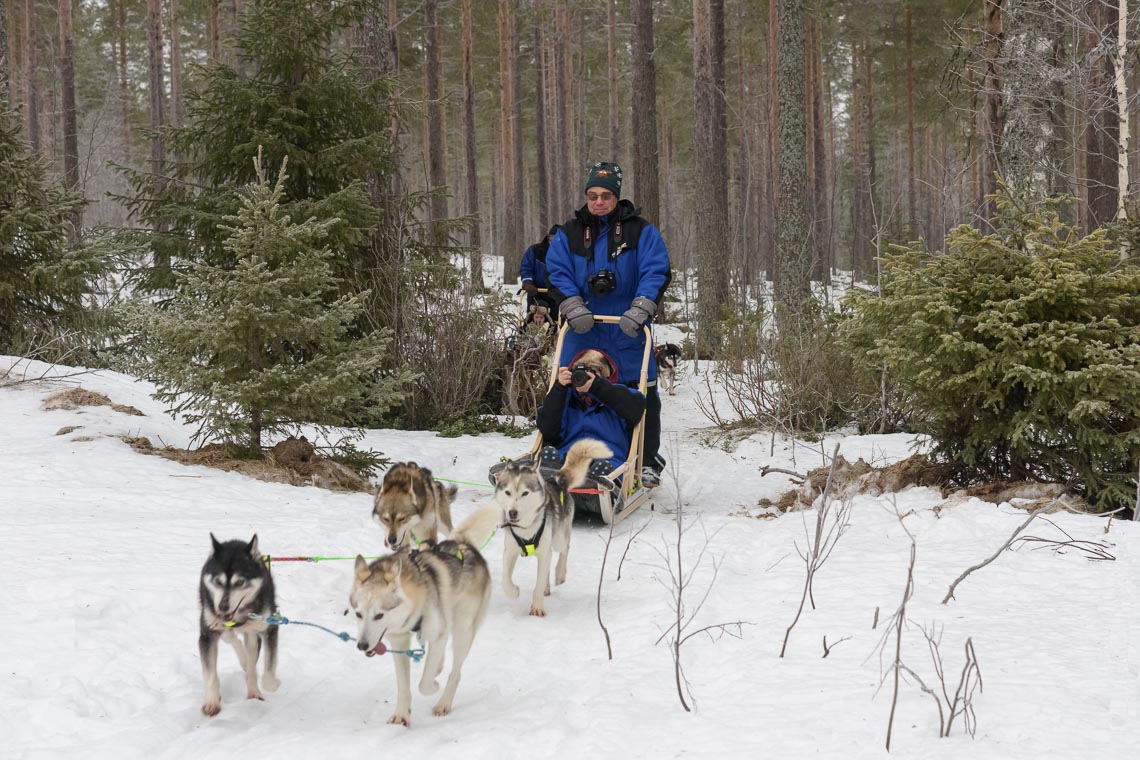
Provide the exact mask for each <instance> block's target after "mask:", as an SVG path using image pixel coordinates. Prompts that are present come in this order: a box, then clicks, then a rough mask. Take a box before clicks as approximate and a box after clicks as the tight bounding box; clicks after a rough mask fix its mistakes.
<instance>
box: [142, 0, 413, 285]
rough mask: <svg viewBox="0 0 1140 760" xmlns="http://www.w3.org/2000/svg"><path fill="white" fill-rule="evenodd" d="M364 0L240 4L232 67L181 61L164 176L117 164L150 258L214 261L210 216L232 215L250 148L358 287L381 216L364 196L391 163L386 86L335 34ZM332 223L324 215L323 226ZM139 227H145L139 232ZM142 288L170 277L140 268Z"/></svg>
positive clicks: (220, 237)
mask: <svg viewBox="0 0 1140 760" xmlns="http://www.w3.org/2000/svg"><path fill="white" fill-rule="evenodd" d="M369 6H370V3H369V1H368V0H349V2H344V3H313V2H310V1H309V0H277V1H276V2H273V3H250V4H245V5H243V10H242V23H241V26H240V29H239V30H238V33H237V39H236V41H235V50H236V51H237V55H238V60H237V61H235V62H234V64H233V65H226V64H220V63H215V64H211V65H209V66H197V67H192V68H193V70H192V72H191V80H192V81H194V82H196V83H197V84H196V86H195V87H193V88H192V89H191V90H190V91H189V92H188V93H187V95H186V108H187V114H186V118H185V125H184V126H180V127H179V126H168V127H165V128H163V129H161V130H160V131H159V136H160V137H161V139H162V141H163V143H164V144H165V146H166V148H167V160H166V162H165V165H164V166H165V171H164V172H163V173H162V175H161V176H156V175H154V174H152V173H150V172H148V171H145V170H131V169H126V168H124V169H123V171H124V172H125V174H126V175H127V178H128V180H129V182H130V184H131V187H132V193H131V195H130V196H129V197H126V198H124V199H123V200H124V201H125V202H126V203H127V205H128V207H129V208H130V209H131V211H132V212H133V214H134V215H135V217H136V218H137V220H138V221H139V222H141V224H140V225H138V226H139V227H143V228H145V229H144V230H143V231H141V232H132V233H128V235H131V236H133V237H135V238H136V240H135V242H136V243H138V244H139V245H140V247H142V248H143V249H144V250H146V251H148V252H149V254H150V261H151V262H167V261H169V262H171V265H172V267H173V269H174V270H177V269H178V268H179V267H180V266H184V265H185V264H186V263H187V262H193V261H204V262H208V263H211V264H222V263H225V262H226V261H227V260H229V257H230V252H229V250H228V249H227V248H226V246H225V244H224V241H225V239H226V234H225V233H224V232H222V231H221V229H220V226H219V225H220V223H221V222H222V220H223V218H224V217H226V216H227V215H232V214H234V213H236V211H237V200H236V198H237V195H236V194H235V191H236V190H238V189H239V188H241V187H243V186H244V185H246V184H248V183H251V182H254V181H256V177H255V176H254V174H253V171H252V167H251V165H250V161H249V157H250V156H252V155H254V154H255V153H256V152H257V151H258V150H259V147H260V148H262V149H263V150H264V155H265V161H266V164H267V165H269V166H277V165H279V164H280V163H281V161H282V159H283V158H284V157H285V156H288V157H289V161H290V176H289V178H288V180H287V181H286V182H285V184H284V186H283V198H282V203H283V204H285V205H287V206H288V207H289V210H290V213H292V214H293V215H294V216H295V217H296V218H306V219H307V218H309V217H313V218H315V219H317V220H326V221H329V222H330V224H329V227H328V236H329V244H330V245H331V246H333V247H334V248H335V249H336V250H337V252H338V258H337V260H336V261H334V262H331V263H332V265H333V267H334V269H335V272H336V274H337V275H338V277H339V278H340V279H341V281H342V282H343V283H344V285H345V287H346V289H347V290H348V291H350V290H351V286H352V285H353V284H354V283H360V282H365V281H366V280H367V274H369V273H370V267H372V266H374V264H375V259H376V257H375V256H374V255H373V253H372V252H371V251H370V246H371V243H372V237H373V235H372V233H373V231H374V230H375V229H376V228H377V227H379V226H380V225H381V223H382V221H384V220H383V219H382V217H381V211H380V209H379V208H378V206H377V204H374V203H373V201H372V199H370V198H369V196H368V193H367V191H366V184H367V182H368V181H369V180H376V178H383V177H385V176H387V175H389V174H391V173H393V172H394V171H395V169H396V161H395V156H394V153H393V145H392V133H391V130H390V128H389V124H390V120H391V114H390V113H389V112H388V110H387V109H386V107H385V105H384V104H385V103H386V102H387V99H386V98H383V97H378V93H381V92H382V91H383V90H384V88H386V87H387V86H388V83H387V82H385V81H384V80H382V79H371V80H370V79H369V78H368V77H366V76H365V75H364V74H363V73H362V70H361V68H360V65H359V64H358V62H357V61H356V59H355V58H354V57H353V56H352V55H351V53H350V52H346V51H343V50H339V49H338V45H339V41H340V35H341V34H342V33H343V31H344V30H345V29H346V28H349V27H351V26H355V25H356V24H358V23H359V22H360V21H361V19H362V18H363V16H364V13H365V12H366V10H367V9H368V7H369ZM332 220H336V221H332ZM145 230H151V232H147V231H145ZM139 273H140V275H141V276H140V278H139V279H140V280H141V282H142V283H143V285H144V286H145V287H150V288H154V289H162V290H165V289H168V288H169V287H170V286H171V285H172V284H173V283H172V280H171V279H170V276H171V274H170V272H169V271H167V270H166V269H165V268H164V267H161V266H149V265H148V266H146V267H143V268H142V269H140V272H139Z"/></svg>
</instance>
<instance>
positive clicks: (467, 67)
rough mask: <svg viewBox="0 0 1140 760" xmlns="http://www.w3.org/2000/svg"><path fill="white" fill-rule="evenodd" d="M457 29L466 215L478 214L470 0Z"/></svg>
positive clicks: (475, 257) (477, 277)
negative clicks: (459, 30) (459, 36)
mask: <svg viewBox="0 0 1140 760" xmlns="http://www.w3.org/2000/svg"><path fill="white" fill-rule="evenodd" d="M460 12H461V14H462V19H461V22H460V26H461V27H462V34H463V51H462V58H463V136H464V142H463V144H464V147H465V150H464V152H465V154H466V155H465V159H466V163H467V213H468V214H474V215H478V214H479V175H478V172H477V171H476V162H477V160H478V157H479V156H478V153H477V152H476V143H475V75H474V71H473V69H472V66H471V48H472V46H473V42H472V31H471V0H463V3H462V7H461V11H460ZM479 224H480V222H479V221H478V220H476V221H475V222H474V223H473V224H472V225H471V232H470V235H469V237H468V240H467V244H468V245H469V246H471V254H470V270H471V271H470V273H471V284H472V285H474V286H475V288H476V289H479V290H481V289H482V288H483V241H482V236H481V235H480V230H479Z"/></svg>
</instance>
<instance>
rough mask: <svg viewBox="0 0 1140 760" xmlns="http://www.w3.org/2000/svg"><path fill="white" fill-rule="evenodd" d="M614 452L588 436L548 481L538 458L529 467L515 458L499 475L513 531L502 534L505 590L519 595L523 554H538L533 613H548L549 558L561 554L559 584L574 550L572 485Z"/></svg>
mask: <svg viewBox="0 0 1140 760" xmlns="http://www.w3.org/2000/svg"><path fill="white" fill-rule="evenodd" d="M610 456H613V452H611V451H610V449H609V447H608V446H606V445H605V444H604V443H602V442H601V441H596V440H594V439H592V438H584V439H582V440H580V441H578V442H577V443H575V444H574V445H573V446H571V447H570V450H569V451H567V452H566V461H565V463H564V464H563V465H562V468H561V469H560V470H558V472H556V473H555V474H554V476H553V478H551V479H549V480H547V479H546V478H545V477H543V475H542V472H541V470H540V469H539V466H540V465H539V462H538V461H536V462H535V464H534V465H533V466H532V465H529V464H526V463H520V462H511V463H510V464H508V465H507V466H506V467H505V468H503V470H502V472H500V473H499V478H498V481H497V482H496V485H495V501H497V502H498V504H499V507H500V508H501V509H502V510H503V519H504V522H505V523H506V525H507V528H508V535H507V536H504V537H503V591H504V592H505V593H506V595H507V596H509V597H510V598H512V599H517V598H518V595H519V587H518V586H516V585H515V583H514V580H513V578H512V576H513V575H514V571H515V562H516V561H517V560H518V558H519V557H520V556H521V557H529V556H533V555H537V556H538V578H537V580H536V581H535V584H534V593H533V594H532V595H531V600H530V614H531V615H535V616H537V617H546V609H545V608H544V607H543V597H544V596H549V595H550V560H551V555H552V554H553V553H554V552H558V565H557V567H556V568H555V570H554V583H555V584H556V585H558V584H561V583H563V582H565V580H566V560H567V555H569V553H570V534H571V532H572V530H571V529H572V527H573V524H574V496H573V495H572V494H570V493H568V492H569V490H570V489H571V488H578V487H580V486H581V485H582V484H583V483H584V482H585V480H586V473H587V472H588V471H589V469H590V464H591V463H592V462H593V461H594V460H595V459H605V458H608V457H610Z"/></svg>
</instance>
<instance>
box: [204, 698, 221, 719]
mask: <svg viewBox="0 0 1140 760" xmlns="http://www.w3.org/2000/svg"><path fill="white" fill-rule="evenodd" d="M221 711H222V703H221V702H207V703H206V704H204V705H202V714H203V715H206V716H208V717H210V718H212V717H214V716H215V715H217V714H218V713H220V712H221Z"/></svg>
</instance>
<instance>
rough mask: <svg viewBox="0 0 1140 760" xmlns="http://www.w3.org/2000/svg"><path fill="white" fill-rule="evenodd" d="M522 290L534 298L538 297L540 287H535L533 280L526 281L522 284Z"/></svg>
mask: <svg viewBox="0 0 1140 760" xmlns="http://www.w3.org/2000/svg"><path fill="white" fill-rule="evenodd" d="M522 289H523V290H525V291H526V292H527V293H529V294H530V295H532V296H537V295H538V286H537V285H535V284H534V283H533V282H532V281H531V280H526V281H524V282H523V284H522Z"/></svg>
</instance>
